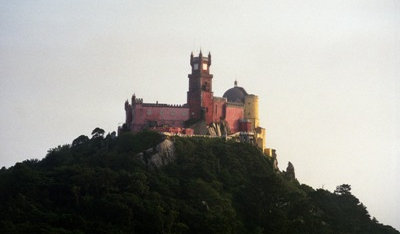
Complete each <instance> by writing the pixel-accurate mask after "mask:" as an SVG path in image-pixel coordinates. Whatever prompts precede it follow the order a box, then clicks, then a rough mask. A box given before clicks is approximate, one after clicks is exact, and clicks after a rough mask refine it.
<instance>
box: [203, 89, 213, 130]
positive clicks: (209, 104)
mask: <svg viewBox="0 0 400 234" xmlns="http://www.w3.org/2000/svg"><path fill="white" fill-rule="evenodd" d="M201 102H202V105H201V106H202V107H203V108H204V111H205V112H204V114H205V121H206V123H207V124H210V123H212V120H213V94H212V93H211V92H201Z"/></svg>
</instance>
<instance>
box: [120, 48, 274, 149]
mask: <svg viewBox="0 0 400 234" xmlns="http://www.w3.org/2000/svg"><path fill="white" fill-rule="evenodd" d="M190 66H191V74H189V75H188V78H189V89H188V92H187V102H186V104H183V105H170V104H161V103H158V102H156V103H144V102H143V99H141V98H136V96H135V94H134V95H133V96H132V99H131V103H129V101H128V100H127V101H126V102H125V113H126V121H125V124H124V125H123V126H122V127H121V128H120V131H122V130H128V131H132V132H137V131H140V130H143V129H154V130H156V131H159V132H162V133H165V134H167V135H168V134H174V135H175V134H179V135H188V136H191V135H203V136H204V135H207V136H221V137H229V138H235V139H238V140H239V141H242V142H250V143H253V144H255V145H257V146H258V147H259V148H261V149H262V150H263V151H264V152H265V153H266V154H267V155H269V156H273V155H274V154H275V150H272V149H266V148H265V129H264V128H262V127H261V126H260V125H259V118H258V97H257V96H256V95H253V94H248V93H247V92H246V90H245V89H244V88H242V87H239V86H238V84H237V81H235V83H234V87H233V88H230V89H228V90H227V91H226V92H225V93H224V95H223V96H222V97H216V96H214V93H213V91H212V79H213V75H212V74H210V66H211V54H210V53H209V54H208V56H203V54H202V52H201V51H200V53H199V55H198V56H197V57H194V56H193V53H191V55H190Z"/></svg>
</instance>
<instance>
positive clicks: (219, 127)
mask: <svg viewBox="0 0 400 234" xmlns="http://www.w3.org/2000/svg"><path fill="white" fill-rule="evenodd" d="M207 128H208V134H209V135H210V136H227V135H228V134H229V126H228V124H227V123H226V122H225V121H221V122H219V123H211V124H210V125H208V127H207Z"/></svg>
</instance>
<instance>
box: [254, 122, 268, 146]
mask: <svg viewBox="0 0 400 234" xmlns="http://www.w3.org/2000/svg"><path fill="white" fill-rule="evenodd" d="M265 138H266V137H265V128H261V127H257V128H256V143H257V146H258V147H259V148H261V149H264V148H265V143H266V139H265Z"/></svg>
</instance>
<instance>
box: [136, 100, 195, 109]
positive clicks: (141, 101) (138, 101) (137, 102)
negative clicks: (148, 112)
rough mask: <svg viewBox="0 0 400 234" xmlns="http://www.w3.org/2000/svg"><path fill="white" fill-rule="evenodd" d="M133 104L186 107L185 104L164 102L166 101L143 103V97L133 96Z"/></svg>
mask: <svg viewBox="0 0 400 234" xmlns="http://www.w3.org/2000/svg"><path fill="white" fill-rule="evenodd" d="M134 104H136V105H142V106H143V107H173V108H187V104H166V103H158V101H157V102H156V103H144V102H143V98H135V101H134Z"/></svg>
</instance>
